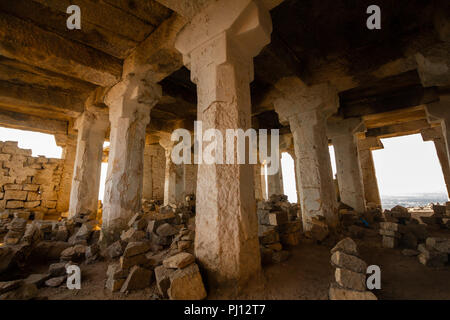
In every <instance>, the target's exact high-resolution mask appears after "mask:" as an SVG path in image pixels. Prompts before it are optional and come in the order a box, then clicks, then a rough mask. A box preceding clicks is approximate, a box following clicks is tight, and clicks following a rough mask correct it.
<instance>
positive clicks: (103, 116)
mask: <svg viewBox="0 0 450 320" xmlns="http://www.w3.org/2000/svg"><path fill="white" fill-rule="evenodd" d="M108 127H109V120H108V109H107V108H100V107H95V106H93V105H90V106H87V108H86V110H85V111H84V112H83V114H82V115H81V116H80V117H79V118H78V119H77V120H76V122H75V129H77V130H78V142H77V151H76V156H75V166H74V171H73V179H72V187H71V192H70V206H69V218H72V217H74V216H75V215H77V214H79V213H89V214H91V215H92V216H93V217H96V215H97V211H98V193H99V188H100V175H101V165H102V158H103V143H104V142H105V138H106V133H107V130H108Z"/></svg>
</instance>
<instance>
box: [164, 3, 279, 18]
mask: <svg viewBox="0 0 450 320" xmlns="http://www.w3.org/2000/svg"><path fill="white" fill-rule="evenodd" d="M156 1H157V2H159V3H161V4H162V5H164V6H166V7H167V8H169V9H171V10H173V11H175V12H177V13H178V14H180V15H181V16H183V17H185V18H187V19H189V20H191V19H192V18H193V17H194V16H195V15H196V14H197V13H198V12H200V11H201V10H202V9H203V8H205V7H206V6H207V5H209V4H210V3H212V2H213V1H214V0H156ZM283 1H284V0H261V2H262V3H263V4H264V6H265V7H266V8H267V9H268V10H272V9H273V8H275V7H276V6H278V5H279V4H281V3H282V2H283Z"/></svg>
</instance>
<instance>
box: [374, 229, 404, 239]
mask: <svg viewBox="0 0 450 320" xmlns="http://www.w3.org/2000/svg"><path fill="white" fill-rule="evenodd" d="M379 232H380V234H381V235H382V236H386V237H393V238H397V239H400V238H401V237H402V234H401V233H400V232H398V231H391V230H385V229H380V231H379Z"/></svg>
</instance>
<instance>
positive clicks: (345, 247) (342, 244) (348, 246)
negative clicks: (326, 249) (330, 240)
mask: <svg viewBox="0 0 450 320" xmlns="http://www.w3.org/2000/svg"><path fill="white" fill-rule="evenodd" d="M336 251H342V252H344V253H346V254H350V255H353V256H358V255H359V254H358V248H357V246H356V243H355V241H353V239H352V238H345V239H343V240H341V241H339V242H338V243H337V244H336V245H335V246H334V248H333V249H331V253H335V252H336Z"/></svg>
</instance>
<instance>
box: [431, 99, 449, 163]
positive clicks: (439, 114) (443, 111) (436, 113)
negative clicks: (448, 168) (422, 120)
mask: <svg viewBox="0 0 450 320" xmlns="http://www.w3.org/2000/svg"><path fill="white" fill-rule="evenodd" d="M439 98H440V101H439V102H435V103H430V104H428V105H427V106H426V111H427V117H428V122H430V123H437V124H440V126H441V128H442V135H443V137H444V141H445V146H446V149H447V154H448V155H450V95H441V96H440V97H439ZM449 161H450V159H449ZM449 165H450V162H449Z"/></svg>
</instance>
